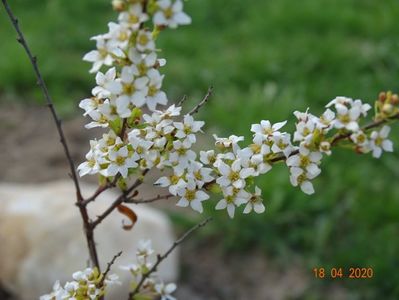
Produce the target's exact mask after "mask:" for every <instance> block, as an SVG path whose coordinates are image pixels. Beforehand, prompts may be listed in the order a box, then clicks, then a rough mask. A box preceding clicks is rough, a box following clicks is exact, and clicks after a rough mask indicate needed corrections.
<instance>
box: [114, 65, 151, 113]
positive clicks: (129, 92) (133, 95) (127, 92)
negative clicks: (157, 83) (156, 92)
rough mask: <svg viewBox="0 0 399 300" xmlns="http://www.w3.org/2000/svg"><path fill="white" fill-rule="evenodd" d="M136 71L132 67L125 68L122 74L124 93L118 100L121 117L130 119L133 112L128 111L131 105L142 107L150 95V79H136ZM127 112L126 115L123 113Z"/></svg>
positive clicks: (117, 104)
mask: <svg viewBox="0 0 399 300" xmlns="http://www.w3.org/2000/svg"><path fill="white" fill-rule="evenodd" d="M134 71H135V69H134V68H133V67H131V66H127V67H123V69H122V73H121V83H122V91H121V92H122V93H121V95H120V96H119V97H118V98H117V99H116V106H117V111H118V114H119V115H120V116H121V117H125V118H126V117H129V116H130V113H131V110H130V109H127V108H128V107H129V105H130V104H133V105H135V106H137V107H142V106H143V105H144V103H145V100H146V95H147V93H148V87H147V83H148V78H147V77H138V78H135V77H134ZM122 112H126V113H122Z"/></svg>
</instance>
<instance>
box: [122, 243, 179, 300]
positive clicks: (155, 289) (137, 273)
mask: <svg viewBox="0 0 399 300" xmlns="http://www.w3.org/2000/svg"><path fill="white" fill-rule="evenodd" d="M153 259H154V250H153V249H152V246H151V240H140V241H139V245H138V248H137V251H136V263H133V264H130V265H127V266H121V267H120V268H121V269H122V270H125V271H129V272H130V273H131V275H132V277H133V281H132V285H131V287H132V288H133V290H134V289H136V287H137V286H138V284H139V283H140V281H141V280H142V278H143V276H145V280H144V282H143V283H142V288H141V289H140V292H139V293H138V294H137V295H136V297H135V299H160V300H175V299H176V298H175V297H173V296H172V295H171V294H172V293H173V292H174V291H175V290H176V284H174V283H168V284H165V283H164V282H163V281H162V280H160V279H159V278H158V276H157V274H156V273H155V272H150V270H151V268H152V267H153V265H154V261H153Z"/></svg>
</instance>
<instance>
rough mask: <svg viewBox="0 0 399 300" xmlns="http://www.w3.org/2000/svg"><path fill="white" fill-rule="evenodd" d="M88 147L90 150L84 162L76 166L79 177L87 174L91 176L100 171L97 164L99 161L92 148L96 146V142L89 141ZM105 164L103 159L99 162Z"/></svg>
mask: <svg viewBox="0 0 399 300" xmlns="http://www.w3.org/2000/svg"><path fill="white" fill-rule="evenodd" d="M90 146H91V149H90V151H89V152H88V153H87V154H86V160H87V161H85V162H83V163H81V164H80V165H79V166H78V171H79V176H81V177H82V176H85V175H87V174H89V175H93V174H96V173H98V171H99V170H100V164H99V159H100V157H98V155H96V153H95V150H94V147H95V146H97V142H96V141H90ZM104 162H106V161H105V159H103V160H102V161H101V160H100V163H104Z"/></svg>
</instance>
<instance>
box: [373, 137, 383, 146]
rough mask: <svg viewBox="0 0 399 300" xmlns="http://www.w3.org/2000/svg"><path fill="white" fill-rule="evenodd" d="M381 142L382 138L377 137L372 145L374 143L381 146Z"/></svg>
mask: <svg viewBox="0 0 399 300" xmlns="http://www.w3.org/2000/svg"><path fill="white" fill-rule="evenodd" d="M383 141H384V139H383V138H381V137H378V138H376V139H375V142H374V143H375V144H376V145H377V146H381V144H382V142H383Z"/></svg>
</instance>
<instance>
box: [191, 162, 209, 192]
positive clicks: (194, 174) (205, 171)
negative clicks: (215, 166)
mask: <svg viewBox="0 0 399 300" xmlns="http://www.w3.org/2000/svg"><path fill="white" fill-rule="evenodd" d="M211 173H212V169H210V168H204V165H203V164H201V163H200V162H197V161H190V162H189V165H188V168H187V175H186V177H187V179H188V180H190V179H191V180H193V181H194V182H195V183H196V185H197V186H198V187H199V188H202V187H203V185H204V184H205V183H208V182H211V181H212V180H214V178H213V176H211Z"/></svg>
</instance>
